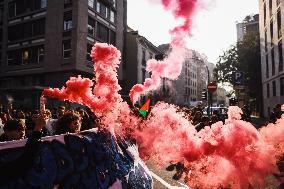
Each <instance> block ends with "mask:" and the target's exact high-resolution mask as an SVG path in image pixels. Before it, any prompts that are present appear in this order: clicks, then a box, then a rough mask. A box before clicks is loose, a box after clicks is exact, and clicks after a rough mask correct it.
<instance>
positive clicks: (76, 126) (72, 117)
mask: <svg viewBox="0 0 284 189" xmlns="http://www.w3.org/2000/svg"><path fill="white" fill-rule="evenodd" d="M55 128H56V130H55V134H57V135H60V134H64V133H79V132H80V131H81V117H80V115H78V114H76V113H71V112H68V113H66V114H64V115H63V116H62V117H61V118H59V119H58V120H57V122H56V124H55Z"/></svg>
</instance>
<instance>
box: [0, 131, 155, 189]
mask: <svg viewBox="0 0 284 189" xmlns="http://www.w3.org/2000/svg"><path fill="white" fill-rule="evenodd" d="M25 143H26V140H20V141H12V142H5V143H0V165H3V164H5V163H9V162H10V161H13V160H15V159H16V158H17V157H19V156H20V155H21V153H22V152H23V149H24V148H23V147H24V145H25ZM23 163H24V162H23ZM0 171H2V170H0ZM13 171H17V170H13ZM0 179H1V178H0ZM152 186H153V181H152V178H151V176H150V172H149V170H148V169H147V167H146V166H145V165H144V163H143V162H142V161H141V159H140V158H139V154H138V151H137V148H135V146H132V145H130V143H129V142H126V141H119V142H118V141H117V140H116V138H115V137H114V136H113V135H112V134H110V133H109V132H106V131H100V132H98V131H96V130H89V131H85V132H82V133H81V134H80V135H75V134H66V135H59V136H52V137H44V138H43V142H42V144H41V147H40V151H39V154H38V157H37V158H36V161H35V162H34V165H33V166H32V167H31V168H30V169H29V170H28V171H27V172H26V173H25V174H24V175H22V176H20V177H19V178H18V179H16V180H14V181H12V182H10V183H9V184H7V185H5V186H0V189H8V188H19V189H25V188H36V189H41V188H42V189H52V188H66V189H67V188H92V189H96V188H102V189H107V188H110V189H114V188H115V189H119V188H122V189H129V188H133V189H134V188H141V189H150V188H152Z"/></svg>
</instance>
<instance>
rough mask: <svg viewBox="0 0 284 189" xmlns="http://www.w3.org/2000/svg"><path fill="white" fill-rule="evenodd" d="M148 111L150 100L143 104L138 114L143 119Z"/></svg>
mask: <svg viewBox="0 0 284 189" xmlns="http://www.w3.org/2000/svg"><path fill="white" fill-rule="evenodd" d="M149 109H150V98H148V100H147V101H146V102H145V104H144V105H143V106H142V107H141V108H140V110H139V113H140V115H142V117H143V118H145V117H146V116H147V115H148V112H149Z"/></svg>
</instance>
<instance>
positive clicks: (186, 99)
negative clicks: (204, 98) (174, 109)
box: [184, 95, 196, 102]
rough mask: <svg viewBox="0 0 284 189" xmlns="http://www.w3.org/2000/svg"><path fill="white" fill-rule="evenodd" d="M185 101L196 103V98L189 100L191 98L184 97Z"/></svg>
mask: <svg viewBox="0 0 284 189" xmlns="http://www.w3.org/2000/svg"><path fill="white" fill-rule="evenodd" d="M184 101H185V102H190V101H196V98H193V97H191V98H189V96H186V95H185V96H184Z"/></svg>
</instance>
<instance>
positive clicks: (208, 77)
mask: <svg viewBox="0 0 284 189" xmlns="http://www.w3.org/2000/svg"><path fill="white" fill-rule="evenodd" d="M204 65H205V68H206V70H207V87H206V88H207V89H206V90H207V115H208V116H209V114H210V105H211V94H210V93H209V91H208V85H209V83H210V74H209V69H208V66H207V65H206V64H204Z"/></svg>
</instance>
